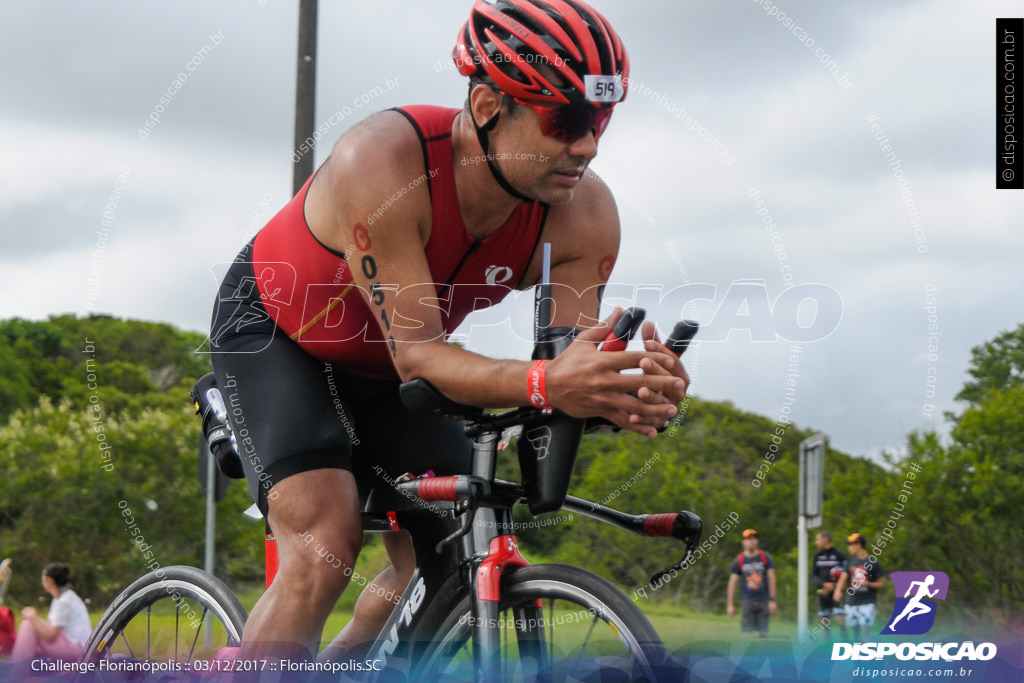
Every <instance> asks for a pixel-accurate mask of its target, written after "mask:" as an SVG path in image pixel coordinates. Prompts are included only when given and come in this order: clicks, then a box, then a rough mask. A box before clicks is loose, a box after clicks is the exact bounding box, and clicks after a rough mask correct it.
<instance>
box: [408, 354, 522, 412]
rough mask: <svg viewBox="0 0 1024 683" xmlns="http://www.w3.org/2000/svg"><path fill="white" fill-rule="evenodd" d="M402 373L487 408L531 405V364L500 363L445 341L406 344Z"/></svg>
mask: <svg viewBox="0 0 1024 683" xmlns="http://www.w3.org/2000/svg"><path fill="white" fill-rule="evenodd" d="M403 347H404V348H402V349H400V351H399V354H398V359H399V363H398V372H399V374H400V375H401V377H402V379H403V380H405V381H408V380H410V379H414V378H422V379H425V380H427V381H429V382H430V383H431V384H433V385H434V386H435V387H437V389H438V390H439V391H440V392H441V393H442V394H444V395H445V396H447V397H448V398H450V399H451V400H453V401H457V402H459V403H465V404H468V405H474V406H481V407H483V408H508V407H511V406H520V405H528V404H529V400H528V397H527V391H526V377H527V372H528V371H529V368H530V366H531V363H529V362H526V361H514V360H496V359H494V358H488V357H486V356H481V355H479V354H477V353H473V352H472V351H467V350H465V349H460V348H457V347H454V346H449V345H448V344H446V343H443V342H423V343H406V344H403Z"/></svg>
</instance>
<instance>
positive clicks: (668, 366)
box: [639, 321, 690, 405]
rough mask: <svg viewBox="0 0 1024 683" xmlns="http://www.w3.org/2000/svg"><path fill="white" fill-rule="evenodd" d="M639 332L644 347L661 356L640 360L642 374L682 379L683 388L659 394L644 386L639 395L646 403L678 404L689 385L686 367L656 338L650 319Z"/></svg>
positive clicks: (654, 328)
mask: <svg viewBox="0 0 1024 683" xmlns="http://www.w3.org/2000/svg"><path fill="white" fill-rule="evenodd" d="M640 334H641V337H642V338H643V340H644V348H645V349H646V350H647V351H648V352H649V353H657V354H661V356H662V357H661V358H659V359H658V360H655V359H653V358H652V359H648V360H644V361H641V362H640V368H641V369H642V370H643V371H644V374H648V375H663V376H670V377H676V378H679V379H681V380H682V381H683V389H682V391H681V392H674V393H669V394H659V393H655V392H653V391H649V390H647V389H646V388H644V389H641V390H640V393H639V397H640V398H641V399H642V400H643V401H645V402H647V403H654V404H658V403H671V404H672V405H677V404H679V403H680V402H681V401H682V400H683V399H684V398H686V390H687V388H689V386H690V376H689V375H688V374H687V373H686V368H685V367H683V363H682V361H681V360H680V358H679V357H678V356H676V355H675V354H674V353H672V351H671V350H669V348H668V347H667V346H665V345H664V344H662V343H661V339H659V338H658V330H657V328H656V327H655V325H654V323H652V322H650V321H647V322H645V323H644V324H643V327H642V328H640Z"/></svg>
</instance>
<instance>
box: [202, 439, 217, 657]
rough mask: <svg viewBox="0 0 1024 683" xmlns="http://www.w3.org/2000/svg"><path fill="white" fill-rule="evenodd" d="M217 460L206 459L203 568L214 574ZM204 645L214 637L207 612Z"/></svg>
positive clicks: (211, 455)
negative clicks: (204, 555) (204, 551)
mask: <svg viewBox="0 0 1024 683" xmlns="http://www.w3.org/2000/svg"><path fill="white" fill-rule="evenodd" d="M216 493H217V462H216V459H215V458H214V457H213V454H212V453H210V457H208V458H207V459H206V561H205V562H204V563H203V568H204V569H205V570H206V573H207V574H213V552H214V546H213V534H214V531H216V528H217V501H216V499H215V495H216ZM203 622H204V623H203V646H204V647H205V648H206V649H207V650H209V649H210V642H211V639H212V630H213V629H212V624H213V622H212V615H211V614H210V613H209V612H207V613H206V618H205V619H204V620H203Z"/></svg>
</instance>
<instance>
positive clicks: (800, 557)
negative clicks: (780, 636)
mask: <svg viewBox="0 0 1024 683" xmlns="http://www.w3.org/2000/svg"><path fill="white" fill-rule="evenodd" d="M824 479H825V435H824V434H821V433H818V434H815V435H814V436H811V437H809V438H807V439H804V440H803V441H802V442H801V443H800V489H799V491H800V492H799V496H800V501H799V510H798V517H797V527H796V528H797V536H798V538H797V612H796V614H797V634H798V637H799V638H803V637H804V636H806V635H807V588H808V586H807V577H808V574H809V572H808V567H807V564H808V562H807V531H808V530H809V529H815V528H817V527H819V526H821V522H822V513H821V504H822V498H823V492H824Z"/></svg>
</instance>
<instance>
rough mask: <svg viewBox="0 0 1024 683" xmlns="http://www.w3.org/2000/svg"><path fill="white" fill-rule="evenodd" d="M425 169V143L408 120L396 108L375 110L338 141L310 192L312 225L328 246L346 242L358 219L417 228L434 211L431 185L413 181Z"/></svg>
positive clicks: (308, 205) (308, 212) (366, 223)
mask: <svg viewBox="0 0 1024 683" xmlns="http://www.w3.org/2000/svg"><path fill="white" fill-rule="evenodd" d="M423 172H424V170H423V151H422V146H421V145H420V140H419V137H418V136H417V134H416V131H415V130H414V129H413V127H412V126H411V125H410V124H409V122H408V120H406V118H405V117H404V116H402V115H401V114H399V113H398V112H394V111H384V112H380V113H377V114H374V115H372V116H370V117H369V118H367V119H365V120H364V121H362V122H360V123H358V124H357V125H355V126H354V127H353V128H352V129H351V130H349V131H347V132H346V133H345V134H344V135H342V136H341V138H340V139H339V140H338V142H337V143H336V144H335V145H334V149H333V150H332V152H331V156H330V158H329V159H328V160H327V161H326V162H325V163H324V166H323V168H322V169H321V170H320V173H319V174H318V177H317V179H316V181H314V183H313V186H312V187H311V188H310V193H309V196H308V198H307V203H306V217H307V220H309V224H310V228H311V229H312V230H313V232H314V234H316V235H317V237H320V238H321V239H322V241H325V243H326V244H328V245H330V246H334V245H332V242H339V240H340V241H341V242H344V244H339V245H338V246H340V247H341V250H342V251H343V250H344V246H345V244H347V243H349V242H350V241H351V231H352V228H353V226H354V225H355V223H362V224H363V225H364V226H366V227H367V228H370V227H371V226H372V225H374V224H378V223H379V225H380V227H383V226H385V225H387V226H397V227H395V228H391V227H389V228H388V229H399V230H409V231H415V230H417V229H419V228H420V226H421V224H422V222H423V218H424V216H426V217H428V218H429V215H430V195H429V193H428V191H427V185H426V183H415V180H416V178H417V177H418V176H420V175H422V174H423ZM320 175H322V176H323V177H322V178H321V177H319V176H320ZM414 183H415V186H414V187H410V185H411V184H414ZM399 194H401V196H400V197H397V198H396V196H397V195H399ZM371 229H372V228H371ZM321 232H322V233H323V234H321ZM325 237H326V238H327V239H324V238H325Z"/></svg>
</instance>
